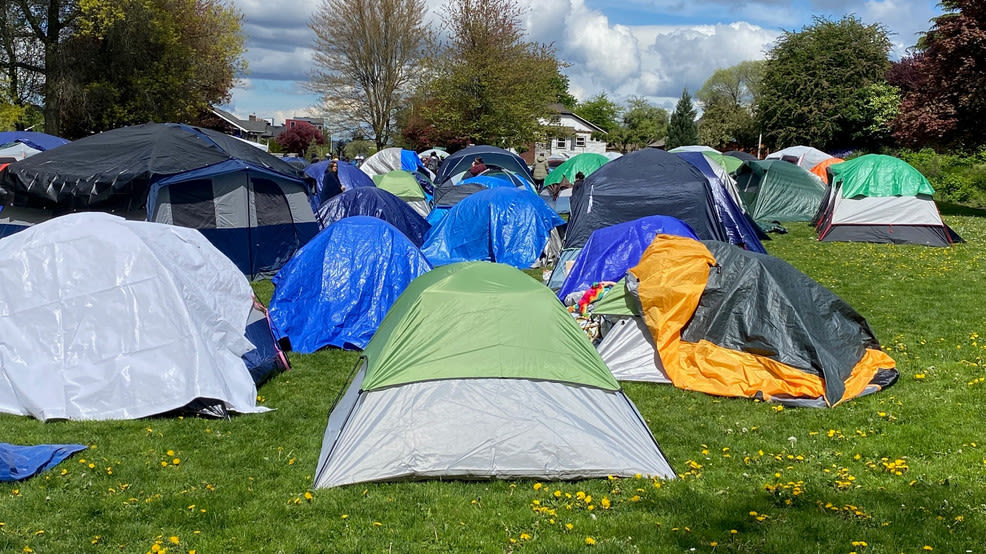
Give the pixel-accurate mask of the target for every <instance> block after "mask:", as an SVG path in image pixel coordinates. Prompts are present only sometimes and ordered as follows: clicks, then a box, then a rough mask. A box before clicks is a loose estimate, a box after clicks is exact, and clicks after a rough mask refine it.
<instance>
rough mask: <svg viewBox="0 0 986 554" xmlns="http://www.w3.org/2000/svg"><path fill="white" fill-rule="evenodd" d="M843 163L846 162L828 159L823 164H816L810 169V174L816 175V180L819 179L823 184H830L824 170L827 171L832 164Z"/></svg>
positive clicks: (839, 159) (838, 159) (840, 159)
mask: <svg viewBox="0 0 986 554" xmlns="http://www.w3.org/2000/svg"><path fill="white" fill-rule="evenodd" d="M844 161H846V160H843V159H842V158H828V159H827V160H825V161H823V162H818V164H816V165H815V167H813V168H811V172H812V173H814V174H815V175H817V176H818V178H819V179H821V180H822V182H823V183H828V184H832V183H829V176H828V172H827V171H825V170H826V169H828V167H829V166H830V165H832V164H841V163H842V162H844Z"/></svg>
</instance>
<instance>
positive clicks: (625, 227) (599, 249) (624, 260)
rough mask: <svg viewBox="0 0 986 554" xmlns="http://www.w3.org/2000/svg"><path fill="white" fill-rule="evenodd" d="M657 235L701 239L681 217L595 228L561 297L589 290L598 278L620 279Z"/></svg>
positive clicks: (637, 260) (655, 217) (566, 279)
mask: <svg viewBox="0 0 986 554" xmlns="http://www.w3.org/2000/svg"><path fill="white" fill-rule="evenodd" d="M657 235H677V236H679V237H688V238H692V239H695V240H698V237H697V236H695V231H692V228H691V227H689V226H688V224H686V223H685V222H683V221H681V220H680V219H677V218H674V217H671V216H666V215H651V216H647V217H642V218H640V219H635V220H633V221H627V222H625V223H618V224H616V225H610V226H609V227H603V228H602V229H597V230H595V231H593V233H592V235H590V236H589V240H588V241H587V242H586V243H585V246H584V247H583V248H582V250H581V251H580V252H579V255H578V257H576V258H575V263H574V264H572V267H571V269H569V270H568V275H567V276H566V277H565V282H564V283H562V286H561V288H560V289H559V290H558V298H561V299H564V298H565V297H566V296H568V295H569V294H570V293H573V292H575V291H580V290H585V289H587V288H589V287H590V286H592V284H593V283H595V282H598V281H619V280H620V279H622V278H623V276H624V275H626V272H627V270H629V269H630V268H631V267H633V266H635V265H637V263H639V262H640V257H641V256H643V254H644V250H647V247H648V246H650V244H651V243H652V242H654V237H656V236H657Z"/></svg>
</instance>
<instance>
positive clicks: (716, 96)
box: [695, 61, 763, 147]
mask: <svg viewBox="0 0 986 554" xmlns="http://www.w3.org/2000/svg"><path fill="white" fill-rule="evenodd" d="M762 74H763V61H746V62H742V63H740V64H738V65H734V66H732V67H728V68H725V69H717V70H716V71H715V73H713V74H712V76H711V77H709V79H708V80H707V81H706V82H705V84H704V85H702V88H701V89H700V90H699V91H698V93H696V94H695V97H696V98H697V99H698V100H699V101H700V102H702V104H703V108H704V109H703V113H702V119H701V121H700V122H699V127H698V139H699V142H700V143H702V144H708V145H710V146H716V147H722V146H725V145H726V144H729V143H738V144H739V145H741V146H745V147H753V146H756V142H757V131H758V128H757V124H756V120H755V116H754V109H755V107H756V100H757V94H758V92H759V86H760V78H761V75H762Z"/></svg>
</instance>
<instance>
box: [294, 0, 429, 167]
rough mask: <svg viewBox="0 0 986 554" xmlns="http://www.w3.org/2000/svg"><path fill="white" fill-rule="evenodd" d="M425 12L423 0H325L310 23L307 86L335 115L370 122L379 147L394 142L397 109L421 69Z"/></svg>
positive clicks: (350, 123) (346, 120)
mask: <svg viewBox="0 0 986 554" xmlns="http://www.w3.org/2000/svg"><path fill="white" fill-rule="evenodd" d="M424 11H425V4H424V0H322V1H321V3H320V4H319V6H318V8H317V9H316V10H315V14H314V15H313V16H312V20H311V22H310V23H309V27H311V28H312V30H313V31H314V32H315V56H314V63H315V71H314V72H313V73H312V76H311V81H310V82H309V83H308V87H309V89H310V90H312V91H314V92H316V93H318V94H319V95H321V97H322V108H323V111H324V112H325V113H327V114H329V115H330V116H331V119H333V120H335V121H338V122H340V123H341V124H342V125H343V126H345V127H352V126H353V125H354V124H359V125H365V126H366V127H368V128H369V130H370V131H372V134H373V139H374V141H375V142H376V144H377V147H378V148H383V147H384V146H385V145H386V144H388V143H389V142H390V139H391V134H392V133H393V132H394V128H393V125H394V117H395V115H396V112H397V109H398V107H399V106H400V105H401V102H402V101H403V99H404V97H405V95H406V94H407V92H408V89H409V87H410V86H411V85H412V83H413V81H414V78H415V76H416V75H418V73H419V69H420V67H419V66H420V61H421V58H422V56H423V55H424V54H425V51H426V49H427V45H428V42H429V34H428V29H427V27H426V26H425V24H424V19H423V18H424V15H423V14H424Z"/></svg>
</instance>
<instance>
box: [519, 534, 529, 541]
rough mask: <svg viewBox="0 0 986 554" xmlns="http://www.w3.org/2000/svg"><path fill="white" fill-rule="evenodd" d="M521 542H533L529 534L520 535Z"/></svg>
mask: <svg viewBox="0 0 986 554" xmlns="http://www.w3.org/2000/svg"><path fill="white" fill-rule="evenodd" d="M520 540H522V541H529V540H531V536H530V535H528V534H527V533H521V534H520Z"/></svg>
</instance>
